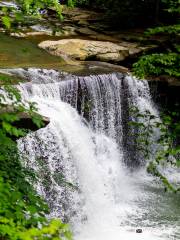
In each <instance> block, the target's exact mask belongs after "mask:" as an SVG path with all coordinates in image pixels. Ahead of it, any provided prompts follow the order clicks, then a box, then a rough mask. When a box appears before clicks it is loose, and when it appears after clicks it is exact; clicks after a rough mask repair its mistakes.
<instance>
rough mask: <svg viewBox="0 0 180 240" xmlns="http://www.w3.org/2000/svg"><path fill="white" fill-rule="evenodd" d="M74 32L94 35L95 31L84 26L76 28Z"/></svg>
mask: <svg viewBox="0 0 180 240" xmlns="http://www.w3.org/2000/svg"><path fill="white" fill-rule="evenodd" d="M76 32H77V33H80V34H83V35H96V34H97V32H95V31H93V30H91V29H89V28H86V27H83V28H77V29H76Z"/></svg>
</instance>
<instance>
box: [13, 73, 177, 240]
mask: <svg viewBox="0 0 180 240" xmlns="http://www.w3.org/2000/svg"><path fill="white" fill-rule="evenodd" d="M16 72H19V73H20V74H22V72H23V71H22V70H18V71H17V70H16ZM23 74H24V72H23ZM26 77H28V78H29V79H32V82H31V83H27V84H21V87H20V90H21V92H22V94H23V97H24V98H25V99H26V100H31V101H34V102H37V103H38V108H39V113H40V114H42V115H43V116H46V117H49V118H50V124H49V125H48V126H47V127H46V128H44V129H40V130H38V131H37V132H35V133H32V134H29V135H28V136H27V137H26V138H24V139H22V140H20V141H19V149H20V151H21V152H22V153H24V154H25V156H26V157H27V158H26V160H25V161H24V164H25V165H26V166H27V167H28V168H32V169H33V170H34V171H35V172H36V174H37V176H38V177H39V181H38V183H36V184H35V187H36V189H37V191H38V192H39V193H40V194H41V195H42V196H43V197H44V198H45V199H46V200H47V202H48V203H49V206H50V208H51V216H53V217H61V218H63V219H65V220H67V221H69V222H70V224H71V227H72V229H73V232H74V239H75V240H120V239H121V240H136V239H137V240H138V239H143V240H158V239H178V238H176V237H177V236H178V235H177V231H178V229H177V228H178V227H177V226H176V223H177V221H179V219H178V218H177V219H175V220H176V221H173V220H171V219H170V220H168V217H170V216H169V214H170V215H171V214H174V212H173V209H174V206H173V208H172V209H171V208H169V205H168V204H171V201H172V199H171V196H170V197H169V199H167V200H165V201H164V200H163V199H164V198H165V196H164V193H163V190H162V189H161V188H160V186H159V185H158V183H157V182H155V180H154V179H153V178H152V177H151V176H148V175H147V174H146V172H145V167H144V168H141V169H139V170H138V169H137V170H136V171H134V172H130V171H129V170H128V168H127V167H126V166H125V164H124V162H125V155H124V149H123V148H124V147H125V146H123V143H122V141H123V137H126V136H124V134H123V119H122V118H123V115H122V105H121V101H122V97H125V95H124V93H123V92H122V91H123V90H122V83H123V81H125V82H126V84H127V86H128V93H127V94H126V97H127V98H128V103H129V104H130V103H133V104H135V105H136V106H137V107H139V108H140V109H142V108H145V109H148V110H149V111H150V112H151V113H152V114H156V109H155V108H154V106H153V104H152V102H151V98H150V95H149V88H148V84H147V82H146V81H144V82H143V81H138V80H136V79H133V78H132V77H130V76H126V77H124V76H122V75H121V74H110V75H99V76H90V77H85V78H83V77H81V78H76V77H72V76H66V77H65V78H66V79H69V80H68V81H62V82H61V81H60V80H61V79H64V78H63V77H62V75H59V74H58V73H57V72H55V71H49V72H48V71H40V70H35V69H30V70H28V71H27V72H26ZM38 80H39V82H40V84H38ZM79 88H80V90H81V93H82V92H83V91H84V92H86V93H87V95H88V97H89V99H90V100H91V110H90V115H89V120H90V124H87V122H86V121H85V120H84V118H83V117H82V116H80V115H79V114H78V112H77V110H76V108H78V94H79ZM70 104H71V105H72V106H73V107H72V106H71V105H70ZM79 104H80V105H81V109H82V112H81V114H82V115H83V116H85V115H86V114H85V111H84V109H85V107H84V106H85V104H87V103H86V99H85V98H83V97H82V100H81V103H79ZM61 174H63V176H64V179H65V181H66V182H69V183H71V184H73V185H74V186H75V187H73V188H72V186H71V185H68V184H62V182H61V183H59V181H60V179H61ZM163 201H164V202H163ZM164 208H166V212H163V210H164ZM168 208H169V209H168ZM167 209H168V210H167ZM137 228H142V229H143V233H139V234H138V233H135V230H136V229H137ZM176 229H177V230H176ZM174 232H175V233H174Z"/></svg>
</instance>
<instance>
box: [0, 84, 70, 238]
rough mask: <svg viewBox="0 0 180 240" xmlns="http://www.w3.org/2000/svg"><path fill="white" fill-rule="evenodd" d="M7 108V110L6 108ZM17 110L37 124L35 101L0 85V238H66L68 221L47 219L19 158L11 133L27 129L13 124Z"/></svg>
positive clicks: (39, 122)
mask: <svg viewBox="0 0 180 240" xmlns="http://www.w3.org/2000/svg"><path fill="white" fill-rule="evenodd" d="M9 108H10V110H9ZM21 113H26V114H28V115H29V116H31V118H32V120H33V121H34V123H35V124H36V125H37V126H38V127H41V126H43V125H42V120H41V118H40V117H39V115H37V113H36V106H35V103H27V102H23V101H22V99H21V95H20V93H19V91H18V90H17V89H16V88H14V87H12V86H9V85H6V86H4V87H1V88H0V239H9V240H35V239H39V240H41V239H43V240H44V239H54V240H57V239H63V240H65V239H66V240H70V239H71V233H70V231H69V227H68V225H66V224H64V223H62V222H61V221H60V220H58V219H52V220H48V219H47V218H46V216H45V215H46V214H47V213H48V212H49V209H48V206H47V204H46V203H45V202H44V201H43V200H42V199H41V198H40V197H39V196H38V195H37V193H36V192H35V190H34V189H33V187H32V186H31V185H30V183H29V182H30V181H27V179H32V180H33V179H35V176H34V174H33V172H31V171H28V170H27V169H25V168H24V167H23V166H22V165H21V162H20V159H19V155H18V149H17V144H16V142H15V141H14V140H13V139H14V137H20V136H24V135H25V134H26V133H27V131H26V130H25V129H20V128H17V127H16V125H15V123H16V122H17V121H19V120H20V115H19V114H21Z"/></svg>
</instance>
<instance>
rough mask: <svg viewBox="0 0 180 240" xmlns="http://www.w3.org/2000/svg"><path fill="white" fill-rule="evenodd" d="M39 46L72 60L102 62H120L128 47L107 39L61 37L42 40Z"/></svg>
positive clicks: (127, 51) (127, 54)
mask: <svg viewBox="0 0 180 240" xmlns="http://www.w3.org/2000/svg"><path fill="white" fill-rule="evenodd" d="M39 47H40V48H43V49H45V50H46V51H48V52H49V53H51V54H53V55H56V56H61V57H63V58H64V59H65V60H66V59H67V58H69V59H73V60H80V61H85V60H97V61H103V62H115V63H117V62H120V61H122V60H124V59H125V58H126V57H128V56H129V49H128V48H127V47H124V46H120V45H119V44H116V43H112V42H107V41H94V40H84V39H62V40H59V41H44V42H42V43H40V44H39Z"/></svg>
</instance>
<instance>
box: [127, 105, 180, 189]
mask: <svg viewBox="0 0 180 240" xmlns="http://www.w3.org/2000/svg"><path fill="white" fill-rule="evenodd" d="M131 114H132V117H133V120H132V121H131V122H130V123H129V124H130V125H131V126H132V127H134V128H136V135H135V138H134V139H135V144H136V146H138V151H139V153H140V154H141V155H143V157H144V158H145V159H149V161H150V162H149V165H148V168H147V170H148V172H149V173H151V174H153V175H155V176H157V177H159V178H160V179H161V181H162V182H163V184H164V186H165V189H166V190H167V189H169V190H171V191H173V192H177V191H179V190H180V187H176V186H174V185H173V184H172V183H170V182H169V180H168V179H167V178H166V176H164V175H163V174H162V173H161V171H160V170H159V166H166V165H167V164H170V165H173V166H175V167H178V168H179V167H180V164H179V163H180V159H179V157H180V146H179V145H178V143H177V141H178V140H179V137H180V122H179V120H178V119H179V117H180V115H179V112H167V113H163V114H161V117H159V116H154V115H152V114H151V113H150V112H149V111H148V110H145V111H143V112H140V111H139V110H138V109H137V108H136V107H133V108H132V109H131ZM157 133H158V134H157Z"/></svg>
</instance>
